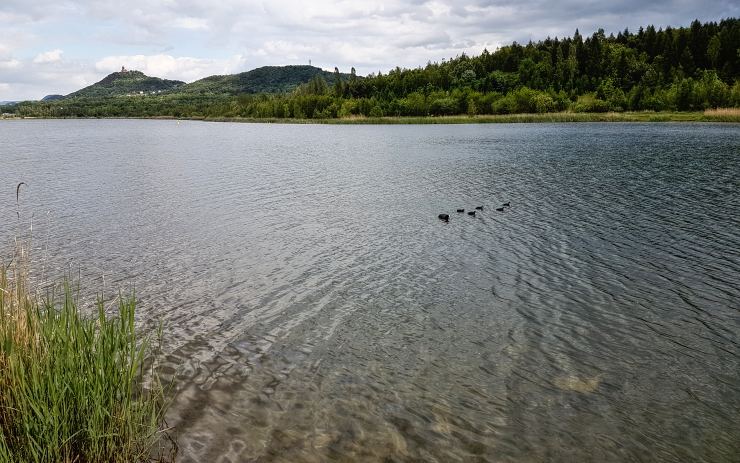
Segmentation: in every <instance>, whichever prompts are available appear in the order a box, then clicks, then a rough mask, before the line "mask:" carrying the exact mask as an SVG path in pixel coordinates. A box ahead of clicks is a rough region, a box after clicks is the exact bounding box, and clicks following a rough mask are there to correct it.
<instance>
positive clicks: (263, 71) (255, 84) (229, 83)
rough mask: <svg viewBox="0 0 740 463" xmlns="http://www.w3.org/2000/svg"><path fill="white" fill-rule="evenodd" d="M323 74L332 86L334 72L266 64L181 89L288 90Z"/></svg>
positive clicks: (213, 91)
mask: <svg viewBox="0 0 740 463" xmlns="http://www.w3.org/2000/svg"><path fill="white" fill-rule="evenodd" d="M339 75H340V78H341V79H345V80H346V79H348V78H349V74H339ZM317 76H320V77H323V79H324V80H325V81H326V82H327V83H328V84H329V85H332V84H333V83H334V80H335V74H334V73H333V72H329V71H324V70H323V69H321V68H317V67H314V66H306V65H291V66H263V67H261V68H257V69H253V70H251V71H247V72H242V73H240V74H232V75H224V76H211V77H206V78H204V79H201V80H197V81H195V82H193V83H190V84H187V85H185V86H183V87H182V88H181V89H179V90H178V91H179V92H182V93H198V94H226V95H238V94H242V93H285V92H289V91H291V90H293V89H295V88H296V87H298V86H299V85H301V84H305V83H308V82H309V81H311V79H313V78H315V77H317Z"/></svg>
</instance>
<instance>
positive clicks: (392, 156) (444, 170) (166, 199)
mask: <svg viewBox="0 0 740 463" xmlns="http://www.w3.org/2000/svg"><path fill="white" fill-rule="evenodd" d="M21 181H23V182H26V183H27V184H28V185H27V186H24V187H22V188H21V197H20V199H21V201H20V205H19V207H18V209H16V198H15V194H16V184H17V183H18V182H21ZM739 192H740V130H739V126H738V125H731V124H728V125H720V124H698V123H695V124H677V123H665V124H657V123H656V124H626V123H625V124H622V123H613V124H590V123H579V124H535V125H528V124H522V125H507V124H500V125H498V124H495V125H455V126H433V125H424V126H324V125H278V124H274V125H273V124H262V125H260V124H230V123H204V122H185V121H183V122H177V121H144V120H142V121H137V120H50V121H42V120H28V121H3V122H0V213H1V214H2V217H4V220H3V221H2V222H0V237H2V240H3V242H2V243H3V244H2V250H3V254H2V255H3V256H4V257H7V256H9V253H10V250H11V248H12V238H13V236H16V235H21V236H29V235H32V237H33V243H34V251H33V253H34V259H35V261H36V267H35V268H34V276H35V277H36V278H37V279H41V280H42V281H59V278H62V277H63V276H64V275H70V274H71V275H73V277H74V278H76V279H79V280H80V281H81V283H82V294H83V299H84V300H86V301H88V302H91V301H93V300H94V299H95V297H96V294H98V293H99V292H105V293H106V294H108V295H115V294H116V293H117V292H118V291H119V290H123V291H124V292H125V291H130V290H131V289H132V288H135V290H136V294H137V297H138V299H139V301H140V304H139V314H138V318H139V323H140V324H141V325H142V326H143V327H145V328H146V329H149V330H154V328H155V327H156V326H157V325H158V323H160V322H161V323H162V324H163V332H164V339H163V345H162V349H163V351H164V353H165V358H164V360H163V365H162V372H163V375H164V377H165V379H167V380H168V381H169V380H174V385H175V386H174V387H175V391H174V392H175V394H176V395H175V398H174V401H173V405H172V408H171V411H170V413H169V415H168V424H169V425H170V426H174V427H175V435H176V437H177V439H178V442H179V445H180V454H179V455H180V458H179V460H178V461H183V462H195V461H214V462H241V461H259V462H268V461H281V462H323V461H352V460H354V461H363V462H364V461H367V462H375V461H377V462H393V461H395V462H410V461H438V462H455V461H460V462H469V461H496V462H533V461H553V462H559V461H562V462H571V461H600V462H610V461H671V462H674V461H675V462H687V461H707V462H721V461H737V458H738V455H740V434H739V431H738V427H737V424H738V417H739V416H740V288H739V286H738V282H739V281H740V233H739V230H740V212H739V211H740V194H739ZM504 202H510V203H511V207H509V208H505V210H504V211H503V212H499V211H496V208H497V207H499V206H500V205H501V204H502V203H504ZM475 206H483V210H482V211H478V213H477V215H476V216H474V217H473V216H469V215H468V214H467V213H457V212H455V211H456V209H457V208H465V209H466V211H468V210H473V209H474V207H475ZM440 213H447V214H449V215H450V220H449V223H445V222H442V221H440V220H439V219H438V218H437V215H438V214H440ZM19 216H20V219H19V218H18V217H19ZM31 225H32V226H33V230H32V231H31Z"/></svg>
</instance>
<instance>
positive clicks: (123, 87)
mask: <svg viewBox="0 0 740 463" xmlns="http://www.w3.org/2000/svg"><path fill="white" fill-rule="evenodd" d="M183 85H185V82H180V81H179V80H165V79H160V78H158V77H149V76H146V75H144V73H142V72H140V71H121V72H114V73H113V74H109V75H108V76H106V77H105V78H104V79H103V80H101V81H100V82H97V83H95V84H92V85H90V86H88V87H85V88H83V89H82V90H78V91H76V92H74V93H71V94H69V95H67V96H68V97H72V98H78V97H86V98H100V97H111V96H123V95H137V94H138V95H143V94H152V93H158V92H159V93H161V92H163V91H164V92H166V91H169V90H172V89H175V88H178V87H180V86H183ZM47 101H48V99H47Z"/></svg>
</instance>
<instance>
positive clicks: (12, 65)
mask: <svg viewBox="0 0 740 463" xmlns="http://www.w3.org/2000/svg"><path fill="white" fill-rule="evenodd" d="M22 65H23V63H21V62H20V61H18V60H17V59H8V60H3V61H0V69H18V68H20V67H21V66H22Z"/></svg>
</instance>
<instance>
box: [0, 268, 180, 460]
mask: <svg viewBox="0 0 740 463" xmlns="http://www.w3.org/2000/svg"><path fill="white" fill-rule="evenodd" d="M22 267H23V266H22V265H20V264H18V262H17V259H16V260H15V262H14V263H13V264H12V265H11V267H10V274H9V272H8V270H6V269H7V268H8V267H5V266H2V267H0V391H1V392H2V393H0V461H7V462H48V463H67V462H72V461H80V462H103V461H104V462H112V463H117V462H144V461H150V457H151V456H152V455H151V453H152V451H153V449H154V447H155V445H156V444H157V442H158V441H159V439H160V430H161V429H162V425H163V421H164V420H163V416H164V411H165V401H164V391H163V388H162V386H161V385H160V383H159V380H158V378H157V375H156V373H155V372H154V370H153V369H152V371H150V372H149V375H150V377H149V378H148V388H147V389H145V388H144V387H143V380H144V372H145V369H144V362H145V360H146V359H147V357H148V356H149V355H150V354H151V350H150V349H149V344H148V342H147V340H146V339H141V338H140V337H139V336H138V333H137V331H136V329H135V328H134V312H135V309H136V303H135V300H134V298H133V297H131V298H121V299H120V302H119V306H118V314H117V316H115V317H111V316H108V315H106V313H105V308H104V306H103V303H102V302H99V303H98V306H97V312H98V313H97V317H95V318H87V317H83V316H82V315H81V314H80V312H79V310H78V308H77V305H76V303H75V300H74V298H73V295H72V293H71V290H70V288H69V286H65V289H64V293H63V297H61V298H59V299H58V300H57V299H56V298H54V297H50V298H49V299H48V300H44V301H41V300H37V299H36V298H34V297H32V296H31V294H32V291H31V290H30V289H29V287H28V284H29V283H28V277H27V275H28V273H27V271H24V269H23V268H22ZM161 457H162V458H163V457H164V456H161Z"/></svg>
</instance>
